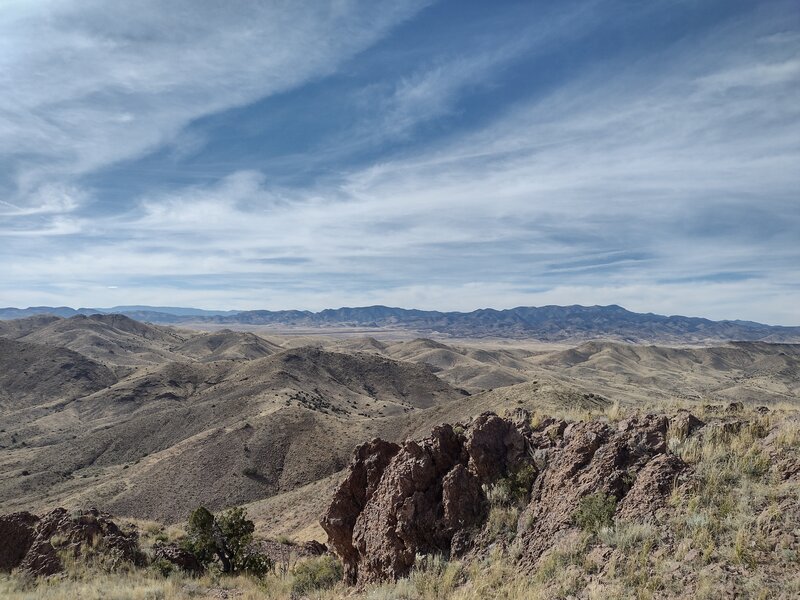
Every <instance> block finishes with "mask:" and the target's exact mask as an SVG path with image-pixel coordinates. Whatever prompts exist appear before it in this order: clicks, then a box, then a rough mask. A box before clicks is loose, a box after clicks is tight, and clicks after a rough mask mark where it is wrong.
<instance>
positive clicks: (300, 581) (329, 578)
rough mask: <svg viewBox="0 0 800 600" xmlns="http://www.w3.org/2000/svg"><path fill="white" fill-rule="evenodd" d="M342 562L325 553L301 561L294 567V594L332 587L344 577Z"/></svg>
mask: <svg viewBox="0 0 800 600" xmlns="http://www.w3.org/2000/svg"><path fill="white" fill-rule="evenodd" d="M343 573H344V571H343V569H342V564H341V563H340V562H339V561H338V560H336V559H335V558H334V557H333V556H329V555H325V556H320V557H317V558H311V559H309V560H306V561H304V562H301V563H299V564H298V565H297V566H296V567H295V568H294V581H293V582H292V593H293V594H307V593H309V592H313V591H314V590H324V589H328V588H332V587H333V586H334V585H336V583H337V582H339V581H340V580H341V579H342V575H343Z"/></svg>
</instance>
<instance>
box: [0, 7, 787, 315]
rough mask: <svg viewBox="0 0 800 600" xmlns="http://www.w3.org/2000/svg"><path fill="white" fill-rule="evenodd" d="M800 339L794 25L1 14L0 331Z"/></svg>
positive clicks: (733, 14) (742, 18)
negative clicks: (582, 319)
mask: <svg viewBox="0 0 800 600" xmlns="http://www.w3.org/2000/svg"><path fill="white" fill-rule="evenodd" d="M123 304H149V305H170V306H192V307H204V308H214V309H310V310H320V309H323V308H335V307H339V306H366V305H372V304H386V305H392V306H402V307H406V308H422V309H437V310H473V309H476V308H480V307H493V308H509V307H513V306H519V305H525V306H539V305H545V304H584V305H594V304H620V305H622V306H625V307H626V308H628V309H630V310H636V311H641V312H651V311H652V312H657V313H662V314H684V315H692V316H704V317H709V318H714V319H749V320H756V321H761V322H765V323H773V324H785V325H800V4H798V3H797V2H796V0H789V1H785V2H784V1H771V0H758V1H755V0H753V1H747V2H745V1H739V0H668V1H666V0H665V1H662V0H648V1H647V2H640V1H636V0H607V1H602V0H597V1H593V0H582V1H580V2H574V1H571V0H560V1H558V2H555V1H552V0H550V1H525V2H515V1H511V0H504V1H498V2H486V1H470V0H441V1H438V2H436V1H425V0H387V1H383V0H365V1H363V2H362V1H356V0H331V1H330V2H322V1H321V0H318V1H316V2H304V1H301V0H291V1H288V0H287V1H279V0H274V1H271V2H259V1H254V0H246V1H244V0H242V1H235V0H228V1H226V2H207V1H205V0H171V1H170V2H161V1H157V0H140V1H138V2H121V1H120V2H116V1H108V0H106V1H102V2H101V1H96V0H0V305H3V306H20V307H23V306H29V305H57V306H60V305H68V306H73V307H78V306H88V307H105V306H114V305H123Z"/></svg>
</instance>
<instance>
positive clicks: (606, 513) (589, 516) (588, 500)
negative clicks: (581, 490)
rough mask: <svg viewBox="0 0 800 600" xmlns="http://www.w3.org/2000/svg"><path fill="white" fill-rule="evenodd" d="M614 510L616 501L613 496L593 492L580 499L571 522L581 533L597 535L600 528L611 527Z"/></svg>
mask: <svg viewBox="0 0 800 600" xmlns="http://www.w3.org/2000/svg"><path fill="white" fill-rule="evenodd" d="M616 510H617V499H616V498H615V497H614V496H611V495H608V494H606V493H604V492H595V493H594V494H589V495H588V496H584V497H583V498H581V501H580V503H579V504H578V508H577V509H576V510H575V513H574V514H573V515H572V521H573V523H575V525H577V526H578V527H580V528H581V529H582V530H583V531H586V532H588V533H597V532H598V531H599V530H600V529H601V528H603V527H611V526H612V525H613V523H614V512H615V511H616Z"/></svg>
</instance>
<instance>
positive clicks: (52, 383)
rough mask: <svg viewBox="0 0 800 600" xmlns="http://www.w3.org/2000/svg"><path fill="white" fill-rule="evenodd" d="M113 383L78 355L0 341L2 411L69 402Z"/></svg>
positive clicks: (96, 365) (107, 371) (106, 373)
mask: <svg viewBox="0 0 800 600" xmlns="http://www.w3.org/2000/svg"><path fill="white" fill-rule="evenodd" d="M116 380H117V379H116V377H115V376H114V373H113V372H112V371H111V370H110V369H109V368H108V367H106V366H104V365H101V364H99V363H96V362H94V361H92V360H90V359H88V358H86V357H85V356H82V355H80V354H78V353H77V352H73V351H71V350H67V349H66V348H52V347H49V346H41V345H39V344H32V343H29V342H22V341H16V340H10V339H7V338H2V337H0V409H2V410H3V411H16V410H18V409H20V408H25V407H29V406H35V405H39V404H46V403H50V402H53V401H54V400H59V401H62V400H71V399H73V398H77V397H80V396H85V395H88V394H91V393H92V392H95V391H97V390H100V389H103V388H106V387H108V386H110V385H112V384H113V383H115V382H116ZM2 416H3V415H2V414H0V418H2Z"/></svg>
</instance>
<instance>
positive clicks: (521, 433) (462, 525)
mask: <svg viewBox="0 0 800 600" xmlns="http://www.w3.org/2000/svg"><path fill="white" fill-rule="evenodd" d="M686 420H687V421H688V423H687V425H688V426H689V427H690V428H691V427H694V426H696V423H695V421H694V417H692V418H691V419H688V418H687V419H686ZM529 421H530V419H529V416H528V415H527V414H516V413H515V414H514V415H513V417H512V418H511V419H504V418H500V417H498V416H497V415H494V414H492V413H485V414H483V415H480V416H479V417H476V418H475V419H473V420H472V421H470V422H469V423H466V424H463V425H461V426H457V427H456V428H453V427H451V426H450V425H442V426H439V427H436V428H434V430H433V431H432V433H431V435H430V436H429V437H427V438H425V439H423V440H421V441H411V440H409V441H406V442H405V443H404V444H403V445H402V446H396V445H395V444H390V443H388V442H383V441H381V440H373V441H372V442H370V443H369V444H364V445H362V446H359V448H357V449H356V452H355V455H354V457H353V460H352V462H351V465H350V470H349V473H348V476H347V477H346V478H345V480H344V481H343V482H342V484H341V486H340V488H339V489H338V490H337V492H336V494H335V496H334V499H333V502H332V503H331V505H330V507H329V508H328V510H327V512H326V513H325V514H324V515H323V517H322V520H321V523H322V526H323V528H324V529H325V530H326V532H327V533H328V536H329V541H330V546H331V547H332V548H333V549H334V550H335V552H336V553H337V554H338V555H339V556H340V557H341V558H342V560H343V562H344V564H345V578H346V579H347V581H348V582H350V583H369V582H375V581H381V580H392V579H397V578H399V577H403V576H405V575H407V574H408V572H409V571H410V569H411V567H412V566H413V564H414V559H415V556H416V555H417V554H418V553H419V554H443V555H446V556H457V555H459V554H462V553H464V552H465V551H467V550H469V548H470V544H471V540H473V539H477V534H478V533H479V532H480V530H481V528H482V526H483V525H484V523H485V521H486V517H487V515H488V512H489V502H488V499H487V492H486V490H487V489H490V487H491V486H492V485H493V484H495V483H496V482H498V480H500V479H501V478H505V477H509V476H511V475H514V474H517V473H521V472H522V469H523V468H525V472H526V473H529V474H530V478H531V479H532V483H531V488H530V490H529V497H530V501H529V502H528V503H527V506H526V507H525V508H524V510H523V512H522V515H521V516H520V518H519V522H518V531H517V539H518V540H519V541H520V548H521V550H522V557H521V560H522V562H523V564H524V563H527V564H533V563H535V562H536V561H537V560H538V558H539V557H541V555H542V554H543V553H544V552H545V551H546V550H547V549H549V548H550V546H551V545H552V543H553V539H554V537H555V536H556V535H557V534H558V533H560V532H561V531H563V530H566V529H569V528H570V527H571V526H572V519H573V515H574V513H575V511H576V509H577V508H578V506H579V504H580V501H581V499H582V498H583V497H584V496H586V495H588V494H592V493H595V492H598V491H600V492H604V493H606V494H608V495H610V496H614V497H615V498H616V499H617V501H618V504H617V514H616V516H617V517H619V518H643V517H645V516H647V515H650V514H652V513H653V512H654V511H656V510H658V508H660V506H662V505H663V503H664V500H665V498H666V496H667V495H668V494H669V492H670V490H671V488H672V485H673V484H674V482H675V479H676V478H677V477H679V476H680V475H681V473H683V472H684V471H685V469H686V468H687V466H686V465H685V464H684V463H683V462H682V461H681V460H680V459H679V458H678V457H676V456H674V455H671V454H667V443H666V434H667V429H668V428H669V425H670V422H669V420H668V419H667V418H666V417H664V416H652V415H648V416H644V417H639V418H631V419H626V420H624V421H621V422H619V423H618V424H611V423H606V422H600V421H591V422H585V423H569V422H566V421H562V420H556V419H545V420H544V421H542V422H541V423H539V424H538V425H537V426H536V427H531V426H530V424H529Z"/></svg>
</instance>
